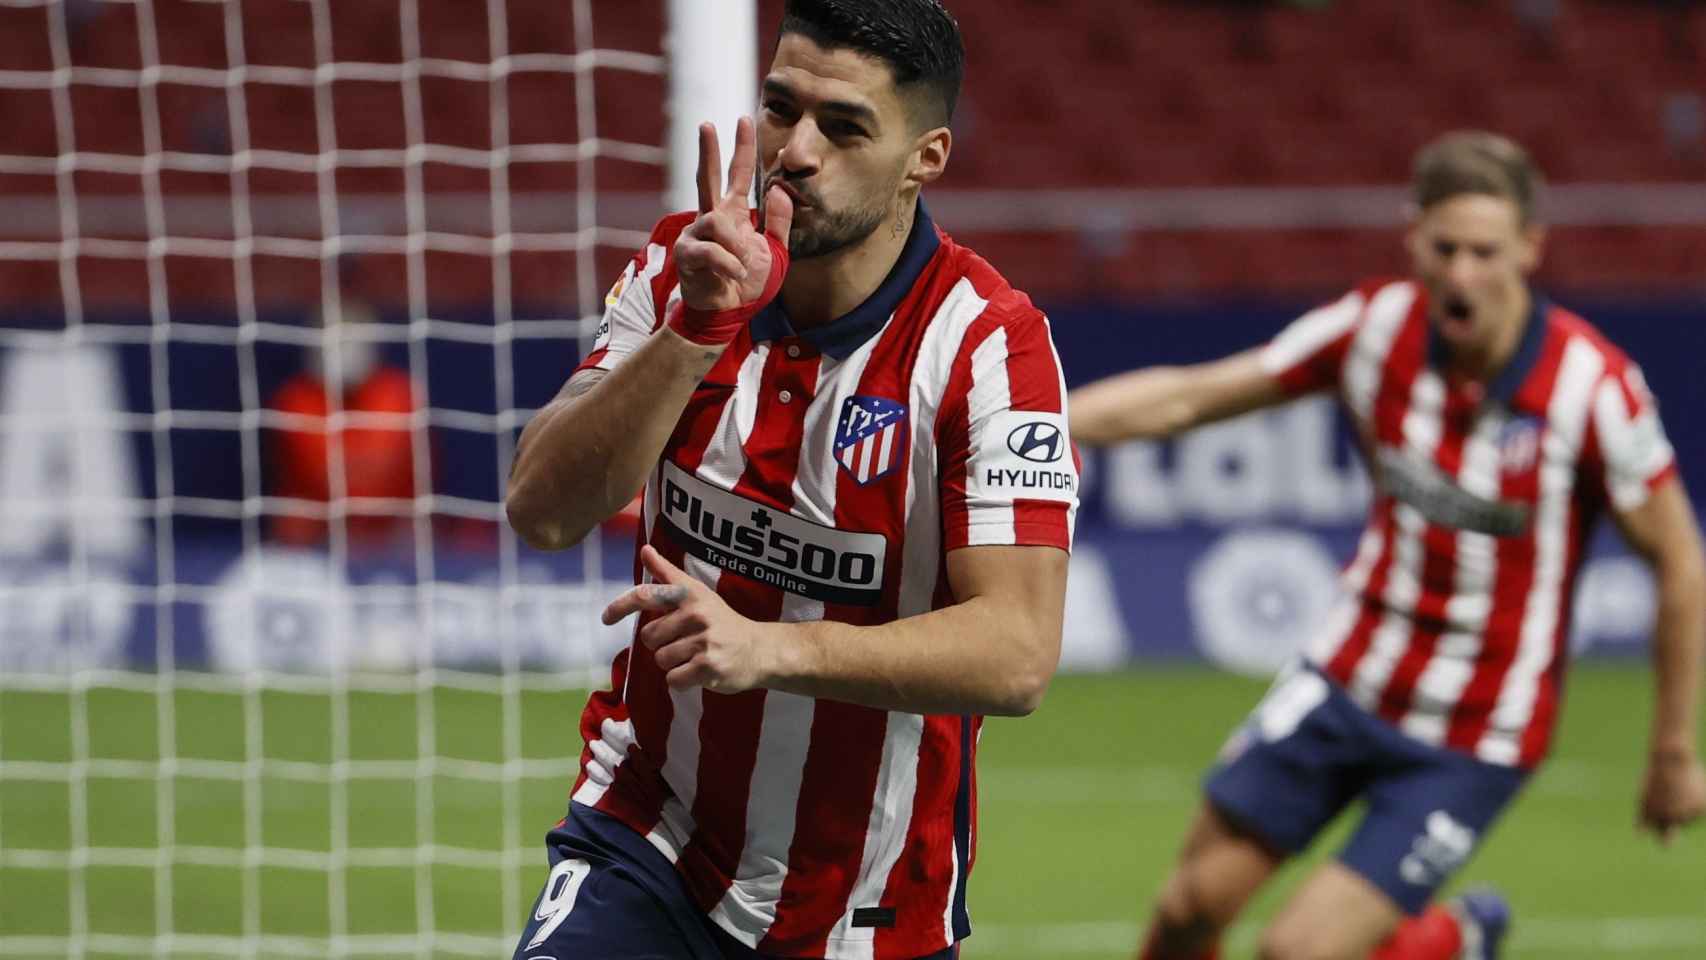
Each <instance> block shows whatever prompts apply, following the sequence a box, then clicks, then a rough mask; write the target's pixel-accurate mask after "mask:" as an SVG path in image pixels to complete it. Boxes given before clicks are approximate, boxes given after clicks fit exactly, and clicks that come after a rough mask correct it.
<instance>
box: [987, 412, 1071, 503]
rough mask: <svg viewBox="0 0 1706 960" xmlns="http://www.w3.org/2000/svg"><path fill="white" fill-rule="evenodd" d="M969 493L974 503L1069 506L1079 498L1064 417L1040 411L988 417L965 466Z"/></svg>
mask: <svg viewBox="0 0 1706 960" xmlns="http://www.w3.org/2000/svg"><path fill="white" fill-rule="evenodd" d="M966 492H967V493H968V494H969V495H970V496H972V497H973V498H976V499H988V500H1057V501H1060V502H1062V503H1071V502H1072V501H1073V499H1074V498H1076V497H1077V495H1078V467H1077V465H1076V464H1075V463H1073V460H1072V443H1071V441H1070V440H1068V438H1067V435H1066V417H1065V416H1064V415H1062V414H1059V413H1044V412H1041V411H1036V410H1003V411H1002V412H1000V413H998V414H996V415H994V416H992V417H990V418H989V419H988V420H987V421H985V422H984V425H983V434H982V436H981V437H980V438H979V441H978V446H977V449H976V450H975V451H973V453H972V459H971V462H970V463H968V464H967V465H966Z"/></svg>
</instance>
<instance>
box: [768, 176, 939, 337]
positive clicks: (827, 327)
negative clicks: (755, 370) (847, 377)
mask: <svg viewBox="0 0 1706 960" xmlns="http://www.w3.org/2000/svg"><path fill="white" fill-rule="evenodd" d="M941 245H942V242H941V240H939V239H937V237H936V223H935V221H933V220H931V219H930V211H928V210H926V209H924V198H923V197H919V198H918V216H917V217H915V218H914V219H913V221H912V233H911V234H909V235H908V236H907V238H906V246H905V247H902V248H901V251H900V259H898V260H896V261H895V263H894V266H893V267H892V268H891V269H890V270H889V275H888V276H887V277H884V278H883V282H882V285H881V286H879V287H877V289H876V292H875V293H872V294H871V295H870V296H869V297H867V298H866V299H865V302H864V303H861V304H859V305H858V306H857V307H854V308H853V309H852V310H850V311H848V312H847V313H845V314H842V315H841V316H839V317H836V318H835V319H834V320H832V321H830V322H829V323H826V324H824V325H822V326H819V327H812V328H811V329H809V330H799V331H796V330H795V329H794V325H793V323H791V322H790V321H789V320H788V312H787V311H786V310H784V309H783V308H782V298H781V297H777V298H776V299H775V300H773V301H771V303H770V306H768V307H765V308H764V309H763V310H760V311H759V312H758V314H757V315H756V316H754V317H753V318H752V327H751V329H752V339H753V342H755V343H759V342H763V341H765V340H780V339H782V338H783V337H795V336H797V337H799V338H800V339H802V340H804V341H806V342H807V343H809V344H811V345H812V346H813V347H815V348H817V349H818V350H819V351H821V352H823V353H827V354H829V355H830V356H832V357H834V358H835V359H837V360H845V359H847V358H848V357H849V356H851V355H852V354H853V351H855V350H857V349H859V347H861V346H862V345H864V343H865V341H866V340H869V339H871V338H872V337H874V336H876V335H877V331H878V330H881V329H882V328H883V324H885V323H888V322H889V317H890V316H892V315H893V314H894V312H895V308H897V307H899V306H900V302H901V301H902V300H905V299H906V295H907V294H908V293H910V292H911V291H912V287H913V285H914V284H916V283H917V282H918V278H919V277H920V276H921V275H922V274H923V273H924V268H925V267H927V266H929V265H930V259H931V258H932V257H934V256H935V255H936V248H937V247H939V246H941Z"/></svg>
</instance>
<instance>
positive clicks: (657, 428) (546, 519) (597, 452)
mask: <svg viewBox="0 0 1706 960" xmlns="http://www.w3.org/2000/svg"><path fill="white" fill-rule="evenodd" d="M721 353H722V350H721V348H719V347H705V346H701V345H699V344H695V343H692V342H691V341H688V340H686V339H684V338H683V337H680V336H678V335H677V334H675V333H674V332H673V331H671V330H669V329H667V328H666V329H663V330H660V331H658V333H657V334H656V335H654V336H652V337H651V338H650V339H648V340H647V341H646V342H645V343H644V344H642V345H641V346H640V348H639V349H638V350H636V351H634V353H633V355H632V356H630V357H628V358H627V360H625V361H624V362H623V363H621V364H620V365H618V366H617V367H616V369H615V370H613V371H611V372H610V373H609V374H607V375H605V376H603V377H602V378H601V379H599V380H598V382H596V383H595V384H593V385H592V387H591V388H590V389H589V390H587V391H586V392H585V393H584V394H581V395H579V396H572V395H570V396H563V397H559V398H558V399H556V400H554V401H552V402H551V403H550V404H549V405H547V406H546V407H545V408H544V409H542V410H540V411H539V413H538V414H537V415H535V416H534V418H533V420H532V421H531V422H530V423H528V425H527V427H526V429H524V430H523V431H522V434H521V440H520V442H519V444H518V446H517V449H516V457H515V466H514V469H513V470H512V471H511V474H510V484H509V491H508V494H507V496H506V498H505V508H506V510H507V512H508V515H509V519H510V523H511V525H512V526H514V527H515V529H516V532H517V533H519V534H520V535H521V537H522V539H523V540H525V541H527V543H528V544H529V545H531V546H534V547H537V548H539V549H543V550H560V549H563V548H565V547H571V546H573V545H575V544H576V543H579V542H580V541H581V539H582V538H583V537H585V536H586V534H587V531H589V530H591V529H592V528H593V527H594V526H596V525H597V524H599V523H601V522H602V521H604V520H605V519H607V518H609V517H610V516H611V515H612V514H614V513H616V512H617V511H618V510H620V509H622V507H623V506H624V505H626V504H627V503H628V501H629V500H631V499H632V498H633V496H634V494H635V493H636V492H637V491H638V490H639V489H640V486H641V485H642V484H643V483H645V479H646V475H647V473H649V472H650V471H651V469H652V467H653V465H654V464H655V463H656V462H657V458H658V454H659V453H660V452H661V451H662V450H663V446H664V444H665V443H666V442H668V440H669V436H670V434H671V433H672V432H673V431H674V429H675V425H676V422H677V421H678V420H679V419H680V417H681V411H682V410H683V409H684V408H685V407H686V405H687V400H688V398H690V397H691V396H692V395H693V390H694V388H695V387H697V386H698V385H699V383H700V382H701V381H702V380H703V379H704V378H705V375H706V374H707V373H708V372H710V369H711V367H712V366H713V365H715V364H716V362H717V357H718V356H719V355H720V354H721Z"/></svg>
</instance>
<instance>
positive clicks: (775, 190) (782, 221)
mask: <svg viewBox="0 0 1706 960" xmlns="http://www.w3.org/2000/svg"><path fill="white" fill-rule="evenodd" d="M793 227H794V198H793V197H790V196H788V191H786V190H784V189H782V188H781V187H779V186H772V187H771V188H770V190H769V192H767V193H766V194H765V195H764V232H765V233H766V234H767V235H769V236H770V237H771V238H772V239H774V240H775V241H776V242H777V243H780V244H781V245H782V249H784V250H786V249H788V232H789V231H790V230H792V229H793Z"/></svg>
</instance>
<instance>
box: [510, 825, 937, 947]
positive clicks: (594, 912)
mask: <svg viewBox="0 0 1706 960" xmlns="http://www.w3.org/2000/svg"><path fill="white" fill-rule="evenodd" d="M545 845H546V848H547V850H548V851H549V854H550V859H551V873H550V876H548V877H547V878H546V880H545V886H544V888H543V889H541V890H540V891H539V897H538V898H537V899H536V900H534V901H533V910H532V912H531V913H529V914H528V918H527V927H526V929H524V930H523V931H522V932H521V941H520V942H519V943H518V944H517V945H516V948H515V960H583V958H592V957H598V958H604V957H610V958H617V957H620V958H623V960H781V958H773V957H766V956H764V955H762V954H759V953H757V952H755V951H753V950H752V949H750V948H748V947H747V946H746V945H745V944H742V943H740V942H739V941H737V940H735V939H734V938H733V937H731V936H729V935H728V934H726V933H724V932H723V930H722V929H721V928H720V927H718V926H717V925H716V924H714V923H712V922H711V921H710V920H709V919H708V918H707V917H706V916H705V915H704V914H703V913H701V912H700V911H699V908H698V907H697V906H696V905H695V904H694V903H693V900H692V898H691V897H689V896H688V894H687V890H686V888H685V887H683V886H682V884H681V879H680V875H679V874H677V873H676V872H675V867H674V866H673V865H671V864H670V862H669V861H668V860H667V859H665V858H664V855H663V854H662V853H659V852H658V850H657V848H655V847H653V846H652V845H651V844H650V843H648V842H646V839H645V838H644V837H642V836H640V835H639V834H637V833H635V832H634V831H633V830H631V829H629V828H628V826H627V825H626V824H624V823H622V822H621V821H620V820H617V819H615V818H614V817H611V816H609V815H608V814H603V813H599V812H598V811H597V810H594V809H592V808H591V807H588V806H584V805H582V804H578V803H571V804H569V815H568V817H567V818H566V819H565V820H564V821H563V822H562V823H561V824H559V825H558V826H557V827H556V828H555V829H553V830H552V831H551V832H550V833H549V834H548V835H547V836H546V838H545ZM956 955H957V950H955V949H954V948H949V949H947V950H945V951H943V952H941V953H938V954H934V955H932V956H930V957H921V958H919V960H952V958H953V957H955V956H956Z"/></svg>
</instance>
